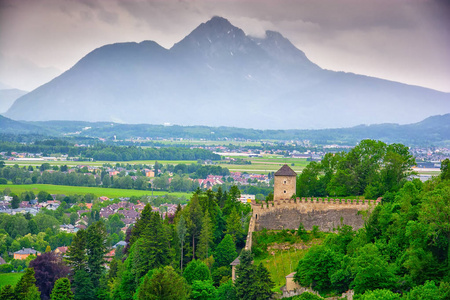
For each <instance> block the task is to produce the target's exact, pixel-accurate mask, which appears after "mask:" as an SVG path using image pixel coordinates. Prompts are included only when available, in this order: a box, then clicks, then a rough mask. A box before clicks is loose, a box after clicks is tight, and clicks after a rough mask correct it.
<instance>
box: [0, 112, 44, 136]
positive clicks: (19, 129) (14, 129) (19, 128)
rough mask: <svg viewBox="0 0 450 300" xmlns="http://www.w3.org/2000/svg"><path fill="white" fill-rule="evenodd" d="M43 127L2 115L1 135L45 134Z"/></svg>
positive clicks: (0, 117) (0, 122) (0, 119)
mask: <svg viewBox="0 0 450 300" xmlns="http://www.w3.org/2000/svg"><path fill="white" fill-rule="evenodd" d="M43 131H45V130H42V128H41V127H39V126H36V125H33V124H28V123H26V122H19V121H14V120H11V119H8V118H6V117H4V116H2V115H0V134H4V133H9V134H24V133H43Z"/></svg>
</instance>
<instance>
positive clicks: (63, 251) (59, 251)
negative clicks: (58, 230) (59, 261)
mask: <svg viewBox="0 0 450 300" xmlns="http://www.w3.org/2000/svg"><path fill="white" fill-rule="evenodd" d="M67 250H69V247H66V246H63V247H58V248H56V249H55V250H54V251H53V252H54V253H55V254H57V255H59V256H64V255H65V254H66V252H67Z"/></svg>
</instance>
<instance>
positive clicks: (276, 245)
mask: <svg viewBox="0 0 450 300" xmlns="http://www.w3.org/2000/svg"><path fill="white" fill-rule="evenodd" d="M321 242H322V241H321V240H319V239H314V240H312V241H309V242H306V243H305V242H300V243H293V244H290V243H273V244H271V245H270V246H268V247H267V251H268V252H269V253H271V252H273V250H283V251H284V250H290V249H297V250H304V249H309V248H311V247H312V246H314V245H319V244H320V243H321Z"/></svg>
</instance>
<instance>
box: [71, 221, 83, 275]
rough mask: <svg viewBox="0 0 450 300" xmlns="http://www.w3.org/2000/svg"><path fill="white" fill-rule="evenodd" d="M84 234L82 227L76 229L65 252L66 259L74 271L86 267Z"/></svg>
mask: <svg viewBox="0 0 450 300" xmlns="http://www.w3.org/2000/svg"><path fill="white" fill-rule="evenodd" d="M86 234H87V233H86V231H85V230H84V229H80V230H78V231H77V233H76V234H75V236H74V237H73V240H72V243H71V244H70V246H69V249H68V252H67V257H66V261H67V262H68V264H69V266H70V267H71V268H72V270H73V272H74V273H75V272H76V271H78V270H84V269H86V267H87V257H86V238H87V236H86Z"/></svg>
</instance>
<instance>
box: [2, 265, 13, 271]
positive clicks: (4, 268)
mask: <svg viewBox="0 0 450 300" xmlns="http://www.w3.org/2000/svg"><path fill="white" fill-rule="evenodd" d="M12 270H14V267H13V266H12V265H10V264H4V265H0V273H11V272H12Z"/></svg>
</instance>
